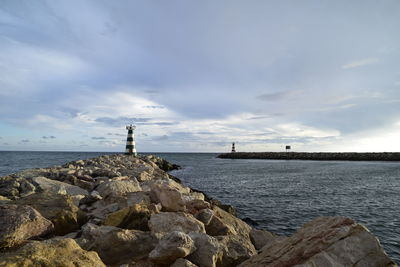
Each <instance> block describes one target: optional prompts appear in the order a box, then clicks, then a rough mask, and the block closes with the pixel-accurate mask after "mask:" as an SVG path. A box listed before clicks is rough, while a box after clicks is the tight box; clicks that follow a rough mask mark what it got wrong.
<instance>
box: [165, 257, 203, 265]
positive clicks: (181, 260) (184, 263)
mask: <svg viewBox="0 0 400 267" xmlns="http://www.w3.org/2000/svg"><path fill="white" fill-rule="evenodd" d="M171 267H198V266H197V265H196V264H193V263H191V262H190V261H188V260H187V259H182V258H181V259H177V260H176V261H175V262H174V263H173V264H172V265H171Z"/></svg>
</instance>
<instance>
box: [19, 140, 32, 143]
mask: <svg viewBox="0 0 400 267" xmlns="http://www.w3.org/2000/svg"><path fill="white" fill-rule="evenodd" d="M20 142H21V143H29V142H30V140H28V139H23V140H21V141H20Z"/></svg>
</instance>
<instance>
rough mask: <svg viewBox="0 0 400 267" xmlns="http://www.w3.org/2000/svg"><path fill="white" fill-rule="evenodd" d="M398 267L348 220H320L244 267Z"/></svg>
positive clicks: (267, 248) (274, 244) (272, 244)
mask: <svg viewBox="0 0 400 267" xmlns="http://www.w3.org/2000/svg"><path fill="white" fill-rule="evenodd" d="M294 265H296V266H302V267H306V266H307V267H311V266H359V267H361V266H363V267H364V266H365V267H369V266H371V267H372V266H374V267H375V266H376V267H378V266H395V265H394V262H393V261H392V260H391V259H390V258H389V257H388V256H387V255H386V254H385V252H384V251H383V249H382V247H381V246H380V244H379V241H378V240H377V238H376V237H374V236H373V235H372V234H371V233H370V232H369V231H368V230H367V229H366V228H365V227H364V226H362V225H360V224H357V223H355V222H354V221H353V220H351V219H349V218H346V217H340V216H337V217H319V218H316V219H314V220H313V221H311V222H309V223H307V224H305V225H304V226H303V227H302V228H301V229H300V230H298V231H297V232H296V233H295V234H294V235H292V236H291V237H287V238H277V239H275V240H273V241H272V242H270V243H269V244H268V245H266V246H264V247H263V251H262V252H261V253H260V254H258V255H256V256H253V257H252V258H250V259H249V260H247V261H245V262H243V263H242V264H241V265H240V266H241V267H247V266H248V267H250V266H251V267H258V266H271V267H272V266H274V267H278V266H279V267H286V266H294Z"/></svg>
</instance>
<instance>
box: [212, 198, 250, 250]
mask: <svg viewBox="0 0 400 267" xmlns="http://www.w3.org/2000/svg"><path fill="white" fill-rule="evenodd" d="M213 213H214V216H213V217H212V219H211V221H210V223H209V224H208V225H207V226H206V231H207V234H209V235H212V236H219V235H240V236H242V237H243V238H244V239H248V240H249V242H250V231H251V227H250V226H249V225H248V224H246V223H245V222H243V221H242V220H240V219H239V218H237V217H235V216H233V215H232V214H230V213H228V212H226V211H224V210H222V209H220V208H218V207H216V206H214V207H213Z"/></svg>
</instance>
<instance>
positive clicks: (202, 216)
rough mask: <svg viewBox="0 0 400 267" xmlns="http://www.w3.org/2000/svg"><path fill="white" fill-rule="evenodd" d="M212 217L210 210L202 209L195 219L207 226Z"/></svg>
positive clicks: (212, 213)
mask: <svg viewBox="0 0 400 267" xmlns="http://www.w3.org/2000/svg"><path fill="white" fill-rule="evenodd" d="M213 216H214V212H213V211H212V210H211V209H203V210H201V211H199V212H198V213H197V214H196V216H195V217H196V219H198V220H199V221H201V222H202V223H204V225H208V224H209V223H210V222H211V219H212V217H213Z"/></svg>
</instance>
